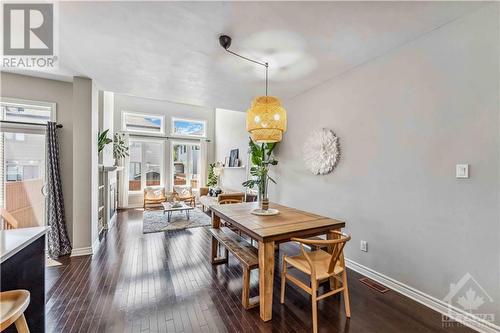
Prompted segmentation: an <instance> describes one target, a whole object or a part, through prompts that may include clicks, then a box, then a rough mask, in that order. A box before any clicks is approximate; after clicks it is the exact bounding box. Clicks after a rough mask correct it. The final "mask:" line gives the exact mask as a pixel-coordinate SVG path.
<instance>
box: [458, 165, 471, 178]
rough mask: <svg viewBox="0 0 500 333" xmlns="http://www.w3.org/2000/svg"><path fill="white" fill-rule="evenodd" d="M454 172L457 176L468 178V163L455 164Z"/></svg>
mask: <svg viewBox="0 0 500 333" xmlns="http://www.w3.org/2000/svg"><path fill="white" fill-rule="evenodd" d="M456 174H457V178H469V165H468V164H457V170H456Z"/></svg>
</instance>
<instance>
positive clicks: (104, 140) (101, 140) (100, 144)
mask: <svg viewBox="0 0 500 333" xmlns="http://www.w3.org/2000/svg"><path fill="white" fill-rule="evenodd" d="M108 132H109V129H107V130H105V131H104V132H99V133H98V134H97V152H98V153H100V152H101V151H102V150H103V149H104V147H106V145H108V144H110V143H111V142H113V140H111V139H110V138H108Z"/></svg>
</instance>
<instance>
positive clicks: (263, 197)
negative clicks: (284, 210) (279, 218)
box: [259, 174, 269, 211]
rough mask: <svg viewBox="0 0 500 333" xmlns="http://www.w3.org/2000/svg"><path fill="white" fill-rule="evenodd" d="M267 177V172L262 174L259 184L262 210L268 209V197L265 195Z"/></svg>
mask: <svg viewBox="0 0 500 333" xmlns="http://www.w3.org/2000/svg"><path fill="white" fill-rule="evenodd" d="M268 179H269V178H268V177H267V174H265V175H263V176H262V178H261V182H260V186H259V203H260V209H262V210H263V211H267V210H268V209H269V197H268V196H267V187H268Z"/></svg>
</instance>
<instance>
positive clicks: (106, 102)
mask: <svg viewBox="0 0 500 333" xmlns="http://www.w3.org/2000/svg"><path fill="white" fill-rule="evenodd" d="M114 103H115V99H114V94H113V93H112V92H110V91H99V131H100V132H102V131H105V130H108V138H110V139H113V134H114V125H113V122H114V113H115V110H114V108H115V105H114ZM99 158H100V161H99V163H102V164H103V165H104V166H113V165H114V164H115V161H114V158H113V145H112V144H109V145H106V146H105V147H104V149H103V151H102V155H101V156H100V157H99Z"/></svg>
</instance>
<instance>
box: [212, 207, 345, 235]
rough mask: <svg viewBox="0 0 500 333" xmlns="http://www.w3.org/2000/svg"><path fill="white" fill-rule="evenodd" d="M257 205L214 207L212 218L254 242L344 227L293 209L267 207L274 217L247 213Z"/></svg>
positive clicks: (341, 223) (316, 233) (343, 224)
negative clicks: (225, 223)
mask: <svg viewBox="0 0 500 333" xmlns="http://www.w3.org/2000/svg"><path fill="white" fill-rule="evenodd" d="M258 207H259V203H258V202H245V203H238V204H227V205H214V206H212V207H211V208H210V209H211V210H212V214H215V215H217V216H219V217H220V218H221V219H222V220H224V221H227V222H229V223H231V224H234V225H235V227H237V228H239V229H241V230H242V231H243V232H245V233H246V234H248V235H249V236H251V237H252V238H254V239H256V240H258V241H264V242H265V241H285V240H288V239H290V238H292V237H310V236H315V235H319V234H324V233H325V232H327V231H329V230H332V229H340V228H343V227H345V222H342V221H339V220H335V219H331V218H328V217H324V216H321V215H317V214H313V213H308V212H304V211H302V210H298V209H295V208H290V207H286V206H283V205H279V204H275V203H271V204H270V205H269V207H270V208H276V209H278V210H279V211H280V213H279V214H278V215H274V216H258V215H254V214H252V213H251V211H252V210H253V209H255V208H258Z"/></svg>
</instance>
